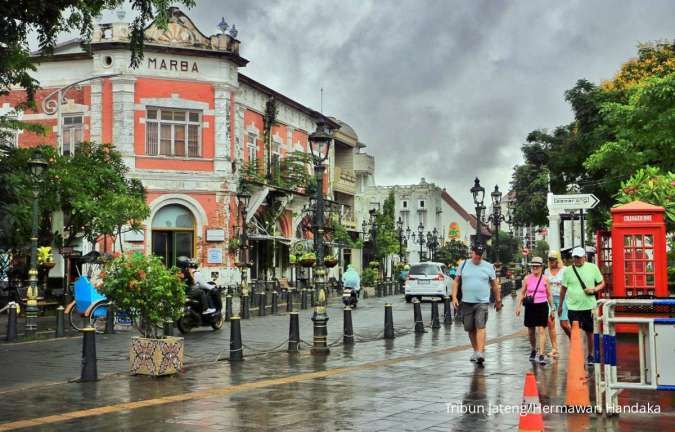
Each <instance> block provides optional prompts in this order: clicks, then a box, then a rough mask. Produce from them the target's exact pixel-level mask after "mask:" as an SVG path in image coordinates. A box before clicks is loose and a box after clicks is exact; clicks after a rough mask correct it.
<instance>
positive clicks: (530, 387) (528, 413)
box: [518, 372, 544, 432]
mask: <svg viewBox="0 0 675 432" xmlns="http://www.w3.org/2000/svg"><path fill="white" fill-rule="evenodd" d="M521 408H522V409H523V412H521V413H520V424H519V425H518V430H519V431H521V432H525V431H527V432H532V431H538V432H539V431H543V430H544V416H543V415H542V413H541V404H540V403H539V391H538V390H537V380H536V379H535V378H534V373H532V372H528V373H527V376H526V377H525V389H524V390H523V403H522V405H521Z"/></svg>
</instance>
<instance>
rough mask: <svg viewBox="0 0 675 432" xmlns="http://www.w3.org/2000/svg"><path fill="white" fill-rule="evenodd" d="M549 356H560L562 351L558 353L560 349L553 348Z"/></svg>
mask: <svg viewBox="0 0 675 432" xmlns="http://www.w3.org/2000/svg"><path fill="white" fill-rule="evenodd" d="M548 356H549V357H551V358H558V357H560V353H558V350H552V351H551V352H550V353H548Z"/></svg>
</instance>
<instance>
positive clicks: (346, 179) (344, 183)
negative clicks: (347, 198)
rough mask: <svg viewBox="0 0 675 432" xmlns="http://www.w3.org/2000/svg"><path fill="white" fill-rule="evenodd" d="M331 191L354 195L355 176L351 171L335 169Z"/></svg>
mask: <svg viewBox="0 0 675 432" xmlns="http://www.w3.org/2000/svg"><path fill="white" fill-rule="evenodd" d="M333 189H334V190H335V191H337V192H342V193H346V194H349V195H354V194H356V176H355V175H354V173H353V172H352V171H347V170H343V169H342V168H340V167H335V184H334V185H333Z"/></svg>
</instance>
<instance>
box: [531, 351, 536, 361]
mask: <svg viewBox="0 0 675 432" xmlns="http://www.w3.org/2000/svg"><path fill="white" fill-rule="evenodd" d="M536 358H537V352H536V351H531V352H530V361H534V359H536Z"/></svg>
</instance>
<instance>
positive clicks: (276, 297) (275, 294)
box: [270, 291, 279, 315]
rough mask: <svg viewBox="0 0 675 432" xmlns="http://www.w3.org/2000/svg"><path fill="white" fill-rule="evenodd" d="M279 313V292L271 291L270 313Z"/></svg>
mask: <svg viewBox="0 0 675 432" xmlns="http://www.w3.org/2000/svg"><path fill="white" fill-rule="evenodd" d="M278 313H279V293H278V292H276V291H272V310H271V311H270V314H272V315H276V314H278Z"/></svg>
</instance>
